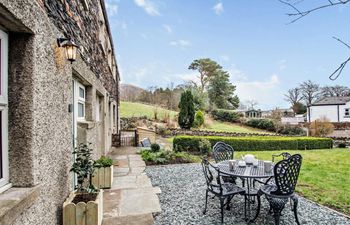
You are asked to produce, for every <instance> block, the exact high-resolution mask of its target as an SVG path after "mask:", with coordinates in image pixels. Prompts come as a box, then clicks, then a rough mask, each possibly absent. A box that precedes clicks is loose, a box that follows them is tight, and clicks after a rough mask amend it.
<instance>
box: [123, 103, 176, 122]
mask: <svg viewBox="0 0 350 225" xmlns="http://www.w3.org/2000/svg"><path fill="white" fill-rule="evenodd" d="M156 111H157V113H158V118H160V119H162V118H164V116H165V115H167V114H169V115H170V117H172V118H173V117H175V116H176V115H177V112H175V111H171V110H167V109H164V108H160V107H156V106H152V105H146V104H142V103H136V102H121V103H120V114H121V117H134V116H136V117H140V116H146V117H147V118H149V119H154V113H155V112H156Z"/></svg>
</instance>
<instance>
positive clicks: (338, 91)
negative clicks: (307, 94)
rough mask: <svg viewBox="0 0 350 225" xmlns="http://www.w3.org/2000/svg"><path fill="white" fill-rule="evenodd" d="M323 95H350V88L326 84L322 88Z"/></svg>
mask: <svg viewBox="0 0 350 225" xmlns="http://www.w3.org/2000/svg"><path fill="white" fill-rule="evenodd" d="M321 95H322V97H342V96H349V95H350V88H348V87H346V86H341V85H335V86H324V87H322V88H321Z"/></svg>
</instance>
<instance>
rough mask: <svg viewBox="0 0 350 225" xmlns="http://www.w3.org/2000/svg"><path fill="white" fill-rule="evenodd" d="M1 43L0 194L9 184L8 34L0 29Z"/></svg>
mask: <svg viewBox="0 0 350 225" xmlns="http://www.w3.org/2000/svg"><path fill="white" fill-rule="evenodd" d="M0 41H1V45H0V48H1V53H0V60H1V65H0V68H1V71H0V73H1V74H0V78H1V79H0V83H1V85H0V111H1V134H2V135H1V137H0V138H1V153H2V155H1V160H2V162H1V166H2V168H1V171H2V177H0V192H1V191H3V189H5V188H8V187H9V186H10V184H9V157H8V34H7V33H6V32H4V31H3V30H1V29H0Z"/></svg>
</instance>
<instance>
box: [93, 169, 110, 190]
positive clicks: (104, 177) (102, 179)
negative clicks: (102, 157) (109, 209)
mask: <svg viewBox="0 0 350 225" xmlns="http://www.w3.org/2000/svg"><path fill="white" fill-rule="evenodd" d="M112 183H113V165H112V166H110V167H101V168H98V169H96V170H95V172H94V175H93V177H92V184H93V185H94V186H95V187H97V188H111V187H112Z"/></svg>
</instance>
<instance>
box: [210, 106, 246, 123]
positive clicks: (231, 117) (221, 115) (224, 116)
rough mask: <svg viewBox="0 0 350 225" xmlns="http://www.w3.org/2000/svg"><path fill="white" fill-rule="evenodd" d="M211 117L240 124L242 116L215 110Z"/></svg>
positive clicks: (228, 111) (229, 111)
mask: <svg viewBox="0 0 350 225" xmlns="http://www.w3.org/2000/svg"><path fill="white" fill-rule="evenodd" d="M211 115H212V116H213V118H214V120H220V121H224V122H233V123H234V122H239V118H240V116H241V115H240V114H239V113H237V112H235V111H232V110H226V109H214V110H212V111H211Z"/></svg>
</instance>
